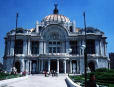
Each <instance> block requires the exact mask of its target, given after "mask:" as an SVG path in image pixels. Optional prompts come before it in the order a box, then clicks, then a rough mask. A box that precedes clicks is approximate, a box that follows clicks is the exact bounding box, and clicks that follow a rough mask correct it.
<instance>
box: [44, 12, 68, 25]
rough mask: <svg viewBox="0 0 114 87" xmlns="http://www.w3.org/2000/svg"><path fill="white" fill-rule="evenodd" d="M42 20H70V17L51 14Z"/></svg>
mask: <svg viewBox="0 0 114 87" xmlns="http://www.w3.org/2000/svg"><path fill="white" fill-rule="evenodd" d="M42 21H44V22H52V21H54V22H65V23H66V22H70V20H69V18H67V17H66V16H63V15H60V14H51V15H48V16H46V17H45V18H44V19H43V20H42Z"/></svg>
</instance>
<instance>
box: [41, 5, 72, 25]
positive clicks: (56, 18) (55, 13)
mask: <svg viewBox="0 0 114 87" xmlns="http://www.w3.org/2000/svg"><path fill="white" fill-rule="evenodd" d="M42 22H57V23H63V22H64V23H67V22H70V20H69V18H67V17H66V16H63V15H60V14H59V10H58V9H57V4H55V9H54V10H53V14H51V15H48V16H46V17H45V18H44V19H43V20H42Z"/></svg>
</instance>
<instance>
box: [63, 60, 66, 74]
mask: <svg viewBox="0 0 114 87" xmlns="http://www.w3.org/2000/svg"><path fill="white" fill-rule="evenodd" d="M63 62H64V73H65V74H66V60H64V61H63Z"/></svg>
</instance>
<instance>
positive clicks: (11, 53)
mask: <svg viewBox="0 0 114 87" xmlns="http://www.w3.org/2000/svg"><path fill="white" fill-rule="evenodd" d="M14 45H15V42H14V40H11V48H10V55H11V56H13V55H14Z"/></svg>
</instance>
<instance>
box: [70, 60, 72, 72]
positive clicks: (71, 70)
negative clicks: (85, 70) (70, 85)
mask: <svg viewBox="0 0 114 87" xmlns="http://www.w3.org/2000/svg"><path fill="white" fill-rule="evenodd" d="M70 73H72V60H70Z"/></svg>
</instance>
